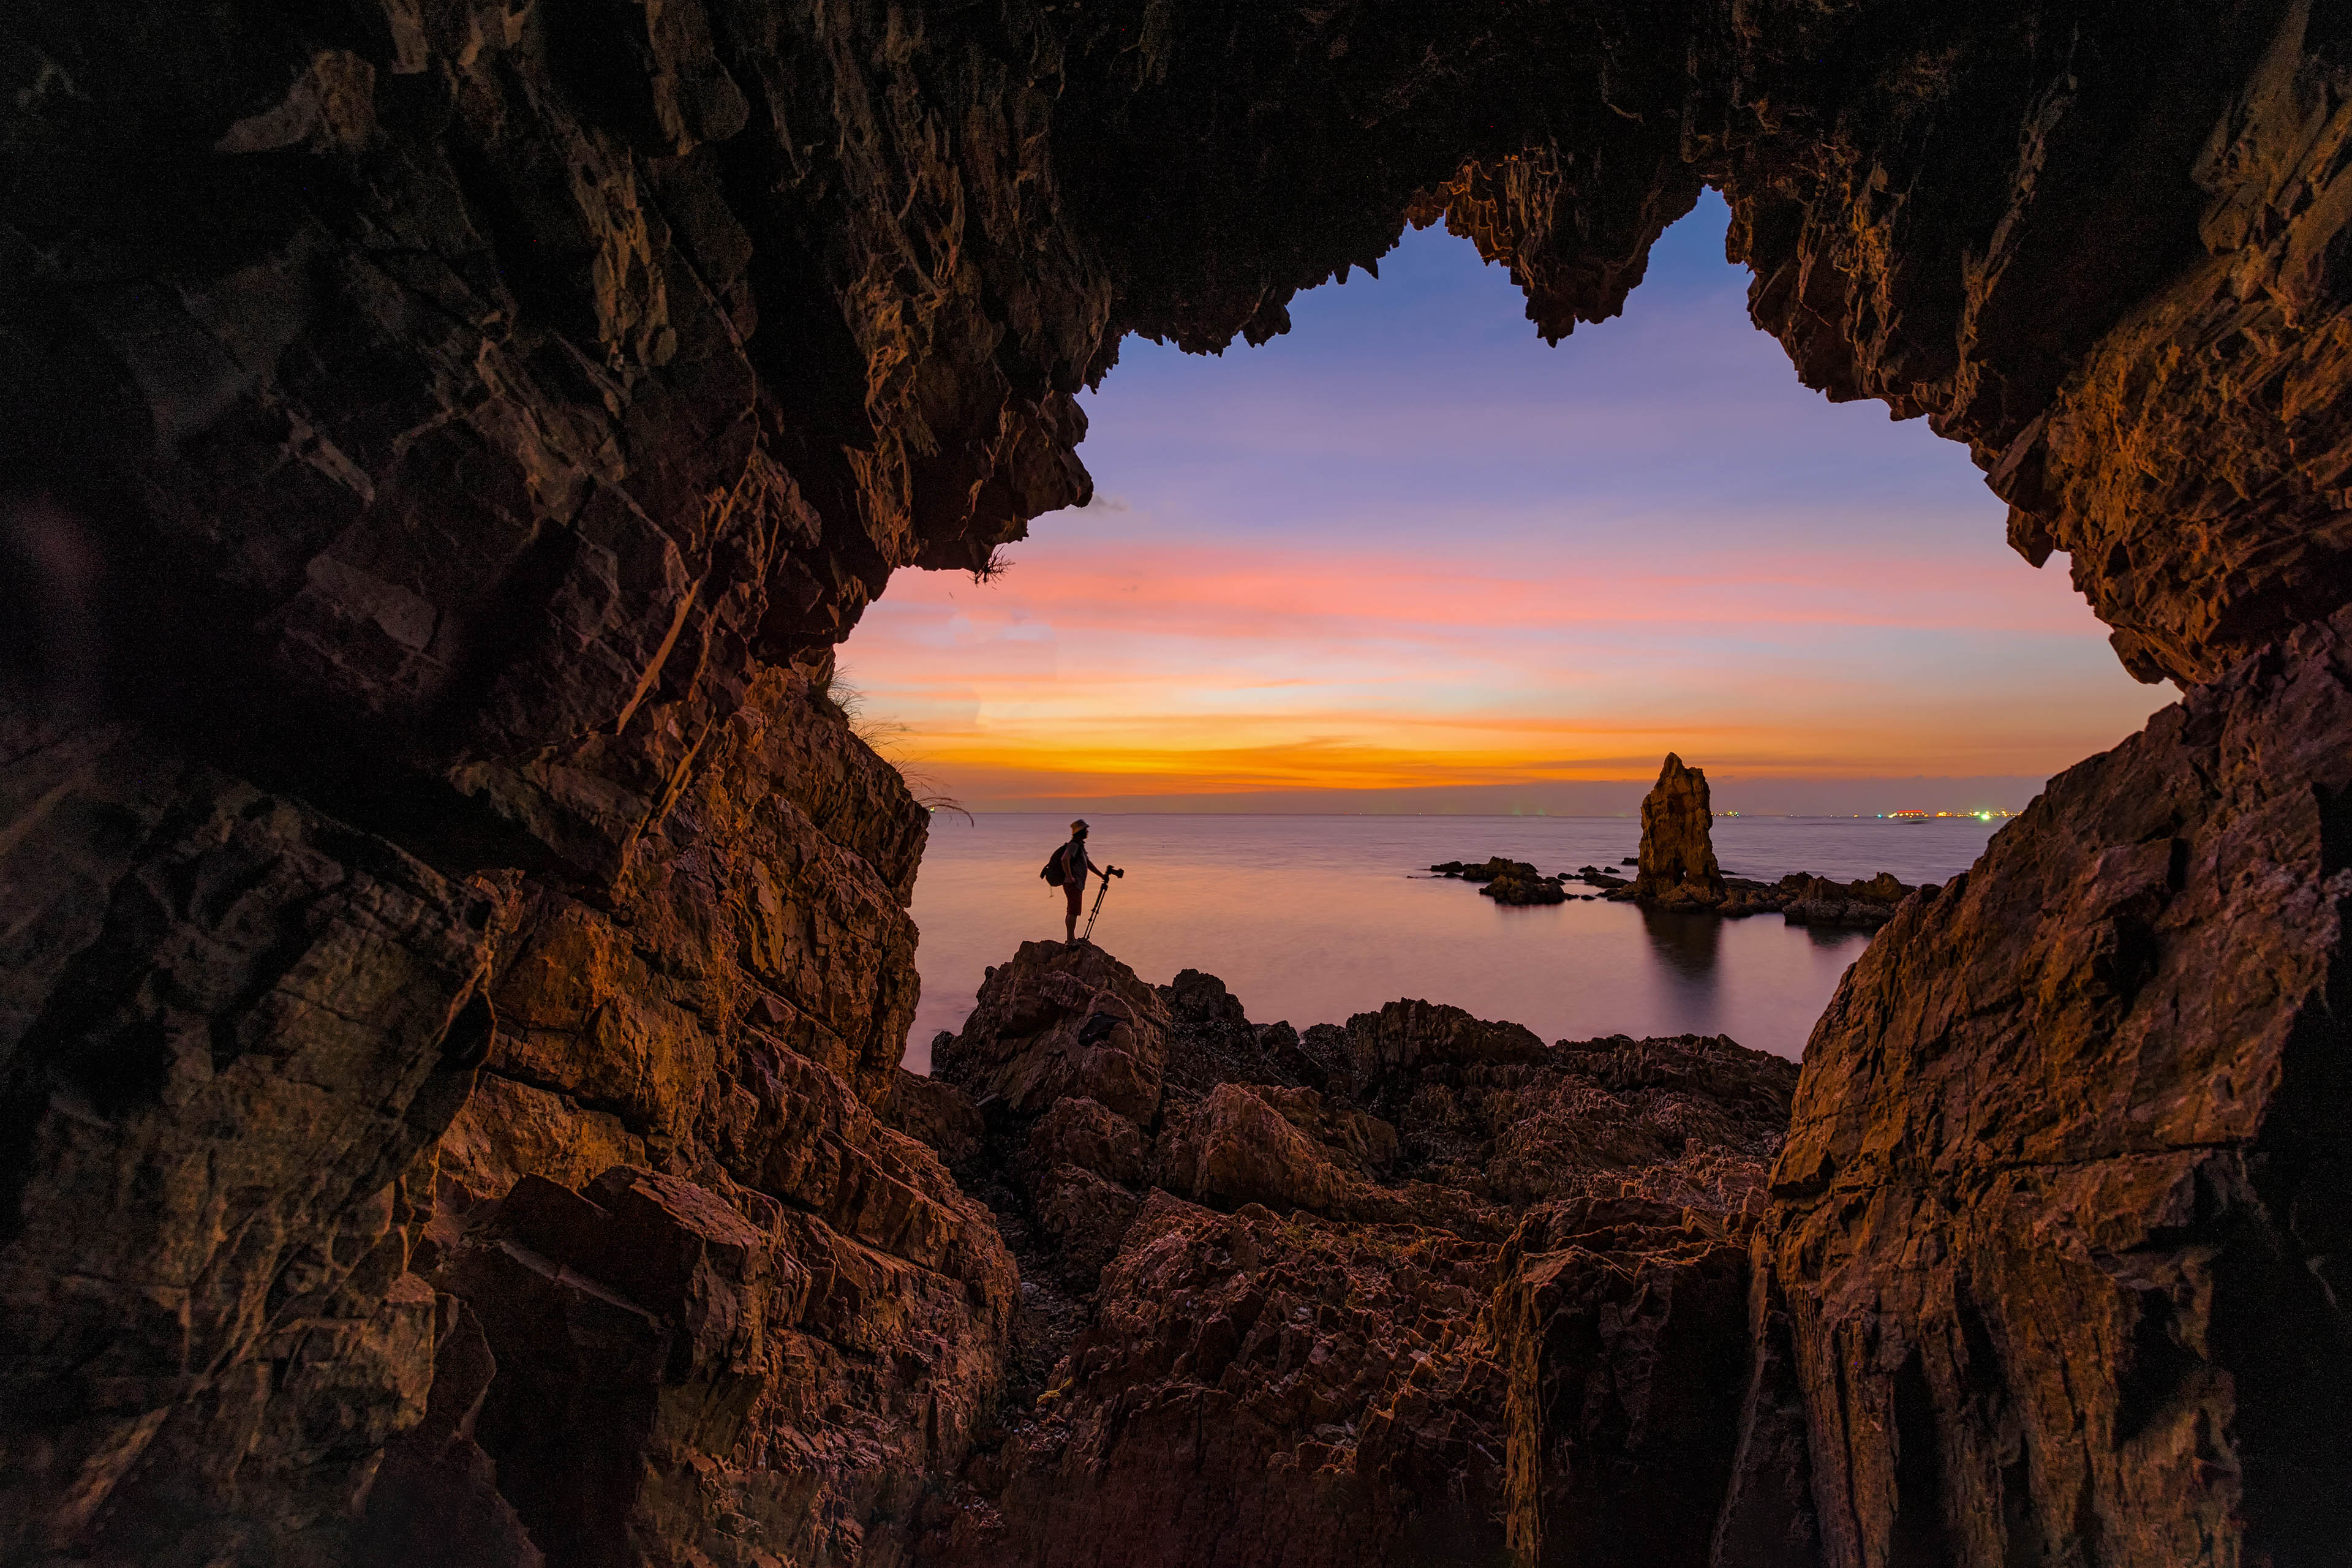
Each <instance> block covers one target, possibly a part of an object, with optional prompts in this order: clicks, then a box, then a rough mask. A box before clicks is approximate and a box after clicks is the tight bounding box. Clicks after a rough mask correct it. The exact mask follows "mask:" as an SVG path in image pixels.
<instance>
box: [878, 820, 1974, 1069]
mask: <svg viewBox="0 0 2352 1568" xmlns="http://www.w3.org/2000/svg"><path fill="white" fill-rule="evenodd" d="M1090 820H1091V821H1092V823H1093V828H1094V831H1093V833H1092V835H1091V836H1090V837H1089V838H1088V840H1087V842H1088V845H1089V847H1090V848H1091V850H1092V853H1093V855H1094V857H1095V858H1096V859H1097V860H1098V861H1102V862H1106V863H1108V864H1110V865H1114V866H1118V867H1123V868H1125V869H1126V871H1127V873H1128V874H1127V876H1126V877H1125V878H1124V879H1120V880H1118V881H1115V882H1113V883H1112V884H1111V885H1110V894H1109V897H1108V899H1106V900H1104V902H1103V906H1102V917H1101V920H1100V921H1098V922H1097V925H1096V927H1095V942H1096V944H1097V946H1100V947H1102V948H1103V949H1105V950H1106V951H1108V952H1110V953H1112V954H1114V955H1115V956H1117V957H1118V958H1119V959H1121V960H1123V961H1125V962H1126V963H1128V964H1129V966H1130V967H1131V968H1133V969H1134V970H1135V972H1136V973H1139V974H1140V975H1141V976H1142V977H1143V978H1144V979H1146V980H1148V981H1150V982H1152V983H1154V984H1166V983H1167V982H1168V981H1169V980H1171V979H1172V978H1174V976H1175V974H1176V972H1177V971H1178V970H1180V969H1201V970H1205V971H1207V972H1208V973H1212V974H1214V975H1217V976H1219V977H1220V978H1221V979H1223V981H1224V983H1225V984H1226V985H1227V986H1229V987H1230V988H1231V989H1232V990H1233V992H1234V994H1235V995H1237V996H1239V997H1240V998H1241V999H1242V1003H1243V1005H1244V1006H1246V1007H1247V1008H1248V1009H1249V1016H1250V1017H1251V1018H1252V1019H1253V1020H1254V1021H1255V1022H1257V1023H1261V1024H1264V1023H1271V1022H1273V1021H1274V1020H1276V1019H1277V1018H1287V1019H1288V1020H1289V1021H1290V1022H1291V1023H1293V1024H1295V1025H1297V1026H1299V1027H1300V1028H1305V1027H1306V1026H1307V1025H1309V1024H1336V1023H1342V1022H1344V1021H1345V1020H1346V1019H1347V1017H1348V1016H1349V1014H1351V1013H1360V1012H1364V1011H1367V1010H1368V1009H1371V1008H1376V1007H1378V1006H1380V1005H1381V1004H1382V1003H1385V1002H1391V1001H1393V1000H1395V999H1396V998H1398V997H1400V996H1418V997H1423V998H1425V999H1427V1000H1429V1001H1432V1002H1450V1003H1453V1004H1454V1005H1456V1006H1459V1007H1465V1008H1467V1009H1469V1011H1471V1012H1472V1013H1475V1014H1476V1015H1477V1016H1480V1017H1482V1018H1502V1019H1509V1020H1511V1021H1512V1022H1515V1023H1520V1024H1525V1025H1527V1026H1528V1027H1529V1028H1531V1029H1533V1030H1535V1032H1536V1033H1537V1034H1538V1035H1540V1036H1542V1037H1544V1038H1546V1039H1583V1038H1588V1037H1592V1036H1596V1035H1612V1034H1627V1035H1636V1036H1640V1035H1678V1034H1704V1035H1729V1036H1730V1037H1732V1038H1733V1039H1735V1040H1738V1042H1739V1043H1740V1044H1742V1045H1745V1046H1753V1047H1757V1048H1759V1049H1761V1050H1768V1051H1777V1052H1779V1053H1780V1055H1782V1056H1786V1057H1796V1056H1798V1055H1800V1054H1801V1052H1802V1051H1803V1049H1804V1045H1805V1037H1806V1036H1808V1035H1809V1034H1811V1031H1812V1026H1813V1020H1814V1019H1815V1018H1816V1017H1818V1016H1820V1014H1821V1011H1822V1007H1823V1005H1826V1004H1827V1003H1828V1001H1829V998H1830V994H1831V993H1832V991H1833V990H1835V989H1836V987H1837V983H1838V977H1839V976H1840V975H1842V974H1843V973H1845V970H1846V966H1847V965H1849V964H1851V963H1853V961H1854V959H1855V958H1856V957H1858V956H1859V955H1860V954H1861V952H1862V950H1863V949H1864V947H1865V946H1866V945H1868V942H1869V939H1868V938H1867V937H1866V936H1863V935H1860V934H1858V933H1854V932H1848V931H1836V932H1830V931H1812V930H1811V929H1809V928H1806V927H1802V926H1792V925H1789V924H1786V923H1785V922H1783V921H1781V919H1780V916H1778V915H1759V916H1754V917H1751V918H1749V919H1747V920H1741V921H1722V920H1717V919H1714V918H1713V917H1711V916H1705V915H1662V914H1654V913H1648V912H1645V911H1643V910H1637V909H1635V908H1633V906H1631V905H1629V904H1610V903H1601V902H1592V903H1581V902H1571V903H1567V904H1556V905H1552V906H1550V907H1549V908H1535V909H1511V908H1507V907H1506V906H1503V905H1499V904H1497V903H1496V902H1495V901H1494V900H1492V899H1488V898H1484V897H1482V896H1480V894H1479V892H1478V890H1477V889H1476V888H1475V887H1474V886H1472V885H1470V884H1468V883H1465V882H1455V881H1449V880H1446V879H1433V878H1431V877H1430V876H1429V875H1428V874H1427V872H1426V870H1425V869H1424V868H1426V867H1427V866H1429V865H1430V864H1431V863H1432V862H1433V861H1439V860H1484V859H1486V858H1487V857H1488V856H1491V855H1507V856H1509V857H1511V858H1513V859H1515V860H1530V861H1533V862H1534V863H1535V865H1536V866H1537V868H1538V869H1540V870H1544V871H1570V872H1573V871H1574V870H1575V869H1576V868H1577V867H1579V866H1581V865H1584V864H1586V863H1588V862H1590V863H1592V864H1595V865H1600V866H1614V865H1616V864H1617V863H1618V861H1619V860H1620V859H1621V858H1623V857H1625V856H1629V855H1632V854H1633V852H1634V850H1635V848H1636V847H1638V845H1639V843H1640V839H1641V827H1640V825H1639V824H1638V823H1636V822H1634V821H1633V820H1632V819H1631V818H1628V817H1561V816H1555V817H1517V816H1101V817H1097V818H1091V819H1090ZM1067 821H1068V819H1067V818H1066V817H1059V816H1029V815H1021V814H1010V813H1008V814H1001V815H989V816H980V817H976V818H974V819H973V820H972V821H970V822H966V821H965V820H963V819H962V818H961V817H958V816H949V815H946V814H941V815H940V816H934V817H933V818H932V819H931V837H930V847H929V849H928V851H926V853H925V855H924V857H923V868H922V872H921V875H920V876H919V878H918V879H916V883H915V903H914V916H915V923H916V924H917V925H918V926H919V927H920V928H921V930H922V943H921V946H920V948H919V950H918V965H919V968H920V969H921V971H922V977H923V999H922V1005H921V1008H920V1010H919V1012H918V1013H917V1014H916V1015H915V1024H914V1027H913V1028H912V1029H911V1030H910V1031H908V1048H907V1065H908V1067H909V1068H913V1069H914V1070H915V1071H917V1072H928V1071H929V1068H930V1058H931V1051H930V1041H931V1037H932V1035H934V1034H935V1033H937V1032H938V1031H939V1030H941V1029H949V1030H953V1029H957V1028H961V1026H962V1024H963V1020H964V1017H965V1015H967V1014H968V1013H970V1012H971V1005H972V999H973V997H974V995H975V994H976V993H977V992H978V990H979V988H980V983H981V979H982V971H983V970H984V969H985V968H987V966H989V965H990V964H992V963H1003V961H1004V960H1005V959H1007V958H1009V957H1011V956H1012V954H1013V950H1014V949H1015V948H1016V947H1018V946H1019V945H1020V944H1021V943H1022V942H1024V941H1028V940H1030V939H1033V938H1045V939H1050V940H1054V941H1059V940H1060V939H1061V935H1062V908H1063V903H1062V894H1061V892H1060V891H1059V890H1058V889H1052V888H1048V887H1047V886H1046V885H1045V883H1044V882H1043V881H1040V880H1039V879H1038V877H1037V868H1039V867H1040V866H1042V865H1044V864H1045V858H1046V856H1048V855H1050V854H1051V853H1053V851H1054V849H1055V846H1057V845H1058V844H1060V843H1061V842H1062V840H1063V839H1064V838H1065V837H1067V831H1066V825H1067ZM1996 826H1999V825H1998V824H1995V823H1984V822H1979V821H1976V820H1974V819H1973V818H1949V819H1940V820H1934V821H1929V822H1927V823H1924V824H1904V823H1891V822H1880V821H1874V820H1862V821H1856V820H1853V819H1849V818H1839V817H1830V818H1806V817H1740V818H1725V819H1720V820H1718V821H1717V823H1716V825H1715V849H1716V857H1717V859H1719V860H1720V861H1721V862H1722V864H1723V868H1724V869H1725V870H1726V871H1727V872H1728V873H1730V874H1732V875H1734V876H1742V877H1758V878H1764V879H1775V878H1779V877H1780V876H1782V875H1784V874H1786V873H1788V872H1790V871H1811V872H1813V873H1816V874H1817V875H1820V876H1824V877H1833V878H1836V879H1839V880H1841V881H1843V880H1851V879H1854V878H1857V877H1870V876H1874V875H1876V874H1877V873H1878V872H1880V871H1892V872H1894V873H1895V876H1896V877H1898V878H1900V879H1902V880H1904V881H1906V882H1920V881H1931V880H1932V881H1942V880H1944V879H1947V878H1948V877H1951V876H1952V875H1954V874H1955V873H1957V872H1959V871H1963V870H1965V869H1967V868H1968V867H1969V863H1970V862H1972V861H1974V860H1975V859H1976V858H1977V856H1978V855H1979V853H1981V852H1982V851H1983V849H1984V846H1985V840H1986V839H1987V838H1989V837H1990V836H1991V834H1992V832H1993V829H1994V828H1995V827H1996ZM1096 885H1097V887H1098V886H1099V885H1100V884H1098V883H1097V884H1096ZM1087 904H1088V908H1090V909H1091V908H1092V906H1093V894H1092V891H1091V890H1090V891H1089V893H1088V897H1087ZM1083 924H1084V922H1083V921H1081V928H1082V929H1083Z"/></svg>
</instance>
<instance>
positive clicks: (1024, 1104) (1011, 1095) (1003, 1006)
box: [931, 942, 1175, 1126]
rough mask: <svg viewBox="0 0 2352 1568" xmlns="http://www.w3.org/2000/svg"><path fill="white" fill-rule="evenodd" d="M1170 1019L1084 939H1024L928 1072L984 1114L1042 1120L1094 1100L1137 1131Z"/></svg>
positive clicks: (1153, 1090) (1152, 1094) (1152, 1097)
mask: <svg viewBox="0 0 2352 1568" xmlns="http://www.w3.org/2000/svg"><path fill="white" fill-rule="evenodd" d="M1174 1027H1175V1019H1174V1017H1173V1016H1171V1013H1170V1012H1169V1009H1168V1005H1167V1004H1166V1003H1165V1002H1163V1001H1161V999H1160V995H1159V994H1158V993H1157V992H1156V991H1154V990H1153V989H1152V988H1151V987H1150V986H1149V985H1147V984H1144V983H1143V982H1142V981H1140V980H1138V979H1137V978H1136V977H1135V973H1134V972H1133V971H1132V970H1130V969H1129V968H1128V967H1127V966H1126V965H1125V964H1123V963H1119V962H1118V960H1117V959H1115V958H1113V957H1111V956H1110V955H1109V954H1108V953H1107V952H1103V951H1102V949H1100V948H1098V947H1096V946H1093V945H1092V944H1090V943H1087V942H1024V943H1022V944H1021V949H1020V951H1019V952H1016V953H1014V954H1013V959H1012V961H1011V962H1010V963H1003V964H999V965H998V966H997V967H996V968H994V969H993V970H991V971H990V972H989V974H988V977H987V979H986V980H985V981H983V982H982V984H981V988H980V997H979V1000H978V1002H977V1003H976V1004H975V1005H973V1007H972V1010H971V1016H969V1017H967V1018H966V1019H965V1020H964V1026H963V1028H962V1030H961V1032H960V1033H958V1034H957V1035H956V1036H955V1037H953V1038H951V1039H950V1040H948V1041H945V1042H943V1043H941V1044H940V1046H939V1047H938V1048H937V1050H936V1053H935V1054H934V1056H933V1058H932V1060H931V1071H932V1073H933V1074H934V1075H936V1076H937V1077H939V1078H940V1079H944V1080H946V1081H947V1082H949V1083H950V1084H953V1085H955V1086H956V1087H957V1088H959V1089H962V1090H963V1091H964V1092H965V1093H966V1094H968V1095H970V1096H971V1099H972V1100H974V1101H975V1102H977V1103H978V1104H979V1105H980V1106H981V1108H982V1110H983V1111H986V1110H991V1108H994V1109H995V1110H996V1112H997V1113H999V1114H1008V1115H1014V1116H1021V1117H1029V1116H1037V1115H1042V1114H1043V1113H1044V1112H1045V1110H1047V1109H1048V1108H1049V1107H1051V1106H1052V1105H1053V1103H1054V1102H1055V1100H1062V1099H1065V1098H1074V1099H1084V1100H1095V1101H1097V1103H1099V1104H1101V1105H1104V1106H1107V1107H1108V1108H1109V1109H1110V1110H1112V1111H1114V1112H1115V1113H1117V1114H1118V1115H1120V1116H1123V1117H1126V1118H1127V1119H1128V1120H1129V1121H1133V1122H1135V1123H1137V1124H1138V1125H1139V1126H1140V1125H1148V1124H1149V1123H1150V1121H1151V1118H1152V1116H1153V1114H1154V1113H1155V1112H1156V1111H1157V1110H1159V1107H1160V1078H1161V1074H1162V1071H1163V1069H1164V1068H1165V1067H1166V1064H1167V1060H1168V1040H1169V1035H1170V1033H1171V1030H1172V1029H1173V1028H1174Z"/></svg>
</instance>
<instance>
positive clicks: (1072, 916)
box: [1055, 816, 1110, 942]
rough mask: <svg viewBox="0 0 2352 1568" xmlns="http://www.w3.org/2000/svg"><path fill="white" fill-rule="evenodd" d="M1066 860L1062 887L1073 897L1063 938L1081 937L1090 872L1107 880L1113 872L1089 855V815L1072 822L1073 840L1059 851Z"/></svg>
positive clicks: (1071, 838)
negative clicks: (1081, 911) (1080, 917)
mask: <svg viewBox="0 0 2352 1568" xmlns="http://www.w3.org/2000/svg"><path fill="white" fill-rule="evenodd" d="M1055 853H1056V854H1057V855H1059V856H1060V857H1061V860H1062V891H1063V892H1064V893H1065V894H1066V895H1068V897H1069V900H1070V903H1069V910H1068V912H1067V913H1066V914H1065V915H1064V916H1063V917H1062V940H1063V941H1064V942H1076V941H1077V940H1078V913H1079V908H1080V906H1081V905H1083V904H1084V903H1085V902H1086V901H1087V872H1089V871H1092V872H1093V873H1094V874H1095V875H1096V876H1097V877H1100V878H1101V879H1103V880H1104V881H1106V882H1108V881H1109V880H1110V873H1109V872H1108V871H1106V870H1104V869H1103V868H1101V867H1099V866H1097V865H1096V864H1095V863H1094V862H1093V861H1091V860H1089V859H1087V819H1086V818H1085V817H1083V816H1082V817H1080V818H1078V820H1077V821H1076V822H1073V823H1072V824H1070V841H1069V842H1068V843H1067V844H1065V845H1063V846H1062V847H1061V848H1060V849H1058V850H1056V851H1055Z"/></svg>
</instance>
